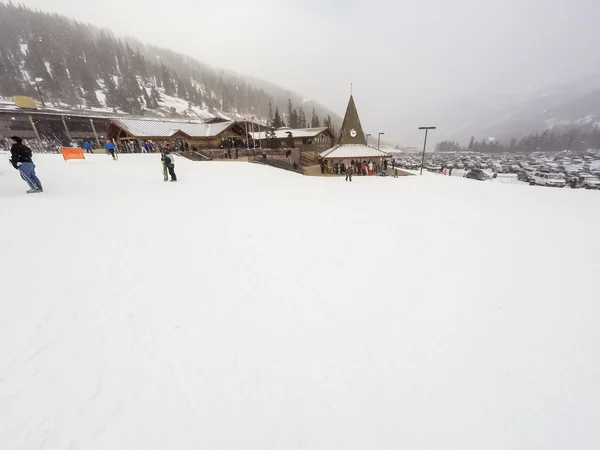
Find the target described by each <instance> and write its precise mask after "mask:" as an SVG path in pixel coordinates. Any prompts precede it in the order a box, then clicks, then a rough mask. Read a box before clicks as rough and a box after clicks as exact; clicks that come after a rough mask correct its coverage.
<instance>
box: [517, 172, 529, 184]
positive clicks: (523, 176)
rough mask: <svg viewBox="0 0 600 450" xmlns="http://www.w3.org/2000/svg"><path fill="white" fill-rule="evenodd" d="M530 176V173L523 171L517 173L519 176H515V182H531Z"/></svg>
mask: <svg viewBox="0 0 600 450" xmlns="http://www.w3.org/2000/svg"><path fill="white" fill-rule="evenodd" d="M531 175H532V174H531V173H530V172H527V171H526V170H523V171H521V172H519V174H518V175H517V180H519V181H525V182H527V183H529V182H530V181H531Z"/></svg>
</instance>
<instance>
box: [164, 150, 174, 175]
mask: <svg viewBox="0 0 600 450" xmlns="http://www.w3.org/2000/svg"><path fill="white" fill-rule="evenodd" d="M162 161H163V164H164V167H165V168H166V169H167V170H168V171H169V175H171V181H177V175H175V156H173V154H172V153H171V150H170V149H168V148H167V149H166V150H165V152H164V153H163V155H162ZM163 173H164V175H165V176H164V180H165V181H167V180H168V179H169V177H168V176H167V174H166V173H165V172H164V171H163Z"/></svg>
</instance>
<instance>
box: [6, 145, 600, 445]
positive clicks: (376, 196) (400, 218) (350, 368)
mask: <svg viewBox="0 0 600 450" xmlns="http://www.w3.org/2000/svg"><path fill="white" fill-rule="evenodd" d="M36 163H37V165H38V174H39V176H40V178H41V179H42V181H43V182H44V185H45V188H46V192H45V193H44V194H40V195H32V196H27V195H25V194H24V190H25V188H26V186H25V184H24V183H23V182H22V181H21V180H20V179H19V178H18V174H17V173H16V172H15V171H13V170H12V168H10V166H7V165H5V164H3V165H2V168H1V170H0V208H1V211H2V219H1V220H0V255H1V257H0V424H1V426H0V448H2V449H11V450H21V449H23V450H24V449H27V450H29V449H41V448H43V449H45V450H58V449H68V450H75V449H85V450H92V449H93V450H106V449H128V450H132V449H139V450H147V449H177V450H187V449H189V450H192V449H199V448H206V449H228V450H229V449H231V450H233V449H242V448H243V449H256V450H258V449H261V450H262V449H267V448H271V449H311V450H315V449H317V450H318V449H323V450H325V449H336V448H344V449H356V450H359V449H360V450H362V449H367V448H372V449H390V450H391V449H394V450H395V449H448V450H450V449H452V450H453V449H456V450H481V449H486V450H508V449H510V450H513V449H514V450H538V449H545V450H559V449H560V450H563V449H566V448H568V449H577V450H595V449H597V448H598V443H599V442H600V430H599V429H598V427H597V424H598V423H599V421H600V410H599V408H598V404H599V403H600V386H599V383H598V377H599V375H600V348H599V347H600V344H599V343H600V328H599V327H598V323H600V303H599V302H598V292H599V291H600V279H599V278H598V276H597V274H598V273H599V270H600V264H599V259H598V255H599V254H600V235H599V234H598V232H597V230H598V229H599V226H600V209H599V208H598V201H599V200H598V199H599V197H598V193H597V192H590V191H585V190H577V191H575V190H552V189H542V188H539V189H533V188H530V187H529V186H520V185H506V184H499V183H496V184H494V183H474V182H470V181H469V180H465V179H462V178H458V177H441V176H438V177H435V176H428V177H425V176H423V177H403V178H400V179H392V178H387V179H381V178H377V177H373V178H368V179H367V178H361V177H357V178H355V180H354V181H353V182H352V184H350V183H345V182H344V181H343V179H339V178H309V177H302V176H299V175H296V174H293V173H288V172H283V171H279V170H277V169H274V168H271V167H264V166H258V165H252V164H247V163H193V162H190V161H187V160H181V159H178V160H177V171H178V175H179V178H180V180H181V181H180V182H178V183H164V182H163V181H162V174H161V170H160V162H159V158H158V156H156V155H121V158H120V159H119V161H117V162H113V161H111V160H108V159H107V158H106V157H105V156H104V155H94V156H93V157H88V159H87V161H84V162H70V163H65V162H63V161H62V159H61V157H60V156H55V155H39V156H36ZM7 167H8V168H7Z"/></svg>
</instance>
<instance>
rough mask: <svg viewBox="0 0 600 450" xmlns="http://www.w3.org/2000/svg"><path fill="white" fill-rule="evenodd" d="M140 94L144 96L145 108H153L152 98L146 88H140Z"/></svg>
mask: <svg viewBox="0 0 600 450" xmlns="http://www.w3.org/2000/svg"><path fill="white" fill-rule="evenodd" d="M142 94H143V96H144V103H146V108H148V109H153V106H154V105H153V103H152V99H151V98H150V96H149V95H148V91H147V90H146V88H145V87H144V88H142Z"/></svg>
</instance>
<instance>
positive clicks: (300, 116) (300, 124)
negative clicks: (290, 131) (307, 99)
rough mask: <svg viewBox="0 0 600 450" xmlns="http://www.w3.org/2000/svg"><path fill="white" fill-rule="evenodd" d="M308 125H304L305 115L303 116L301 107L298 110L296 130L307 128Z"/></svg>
mask: <svg viewBox="0 0 600 450" xmlns="http://www.w3.org/2000/svg"><path fill="white" fill-rule="evenodd" d="M307 126H308V124H307V123H306V115H305V114H304V110H303V109H302V106H301V107H300V109H299V110H298V128H307Z"/></svg>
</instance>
